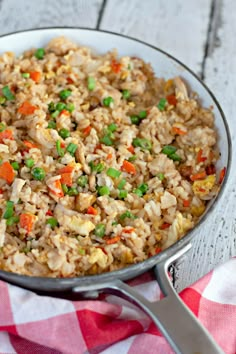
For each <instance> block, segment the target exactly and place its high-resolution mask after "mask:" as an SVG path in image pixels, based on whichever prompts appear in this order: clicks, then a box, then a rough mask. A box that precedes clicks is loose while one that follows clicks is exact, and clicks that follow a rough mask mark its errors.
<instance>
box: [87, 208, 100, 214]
mask: <svg viewBox="0 0 236 354" xmlns="http://www.w3.org/2000/svg"><path fill="white" fill-rule="evenodd" d="M97 213H98V211H97V209H95V208H94V207H92V206H89V207H88V209H87V214H90V215H97Z"/></svg>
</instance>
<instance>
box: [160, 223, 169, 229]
mask: <svg viewBox="0 0 236 354" xmlns="http://www.w3.org/2000/svg"><path fill="white" fill-rule="evenodd" d="M169 227H170V224H168V223H167V222H164V223H163V224H162V225H161V226H160V229H161V230H165V229H168V228H169Z"/></svg>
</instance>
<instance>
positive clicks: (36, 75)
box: [29, 71, 41, 83]
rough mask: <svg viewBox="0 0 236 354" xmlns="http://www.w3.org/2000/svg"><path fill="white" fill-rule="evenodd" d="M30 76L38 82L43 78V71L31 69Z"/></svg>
mask: <svg viewBox="0 0 236 354" xmlns="http://www.w3.org/2000/svg"><path fill="white" fill-rule="evenodd" d="M29 74H30V78H31V79H32V80H33V81H35V82H36V83H38V82H39V81H40V79H41V73H40V72H39V71H31V72H30V73H29Z"/></svg>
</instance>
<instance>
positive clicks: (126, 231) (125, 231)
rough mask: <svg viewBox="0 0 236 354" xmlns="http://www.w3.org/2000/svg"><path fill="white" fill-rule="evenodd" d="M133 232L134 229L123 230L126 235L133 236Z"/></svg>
mask: <svg viewBox="0 0 236 354" xmlns="http://www.w3.org/2000/svg"><path fill="white" fill-rule="evenodd" d="M133 231H135V228H134V227H130V228H129V229H123V232H124V233H125V234H131V233H132V232H133Z"/></svg>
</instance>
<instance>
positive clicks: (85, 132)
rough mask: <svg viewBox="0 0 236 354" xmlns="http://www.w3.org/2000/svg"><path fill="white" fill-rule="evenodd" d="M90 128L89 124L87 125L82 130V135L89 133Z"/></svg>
mask: <svg viewBox="0 0 236 354" xmlns="http://www.w3.org/2000/svg"><path fill="white" fill-rule="evenodd" d="M91 129H92V127H91V125H88V126H87V127H86V128H85V129H84V130H83V133H84V135H89V133H90V131H91Z"/></svg>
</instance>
